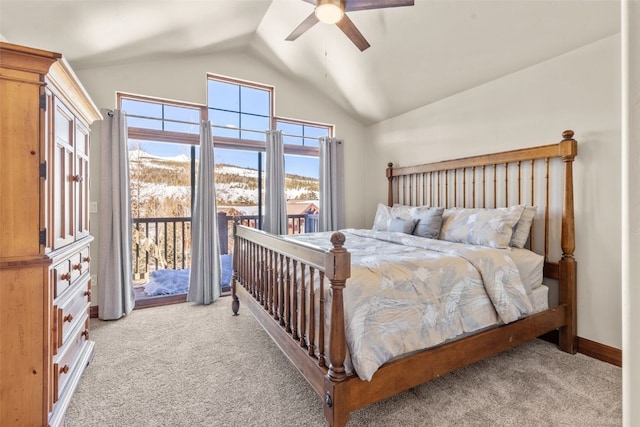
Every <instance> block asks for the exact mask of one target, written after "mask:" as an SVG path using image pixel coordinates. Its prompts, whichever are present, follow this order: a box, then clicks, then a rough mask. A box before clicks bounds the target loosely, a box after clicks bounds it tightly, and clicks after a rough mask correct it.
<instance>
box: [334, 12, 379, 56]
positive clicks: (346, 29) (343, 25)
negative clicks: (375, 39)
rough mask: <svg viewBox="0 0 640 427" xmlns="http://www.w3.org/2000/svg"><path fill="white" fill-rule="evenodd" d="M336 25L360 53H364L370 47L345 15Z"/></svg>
mask: <svg viewBox="0 0 640 427" xmlns="http://www.w3.org/2000/svg"><path fill="white" fill-rule="evenodd" d="M336 25H337V26H338V28H340V29H341V30H342V32H343V33H345V34H346V35H347V37H349V39H350V40H351V41H352V42H353V44H355V45H356V46H357V47H358V49H360V51H364V50H365V49H367V48H368V47H370V46H371V45H370V44H369V42H368V41H367V40H366V39H365V38H364V36H363V35H362V33H361V32H360V31H359V30H358V29H357V28H356V26H355V24H354V23H353V22H352V21H351V19H349V17H348V16H347V15H344V16H343V17H342V19H341V20H340V21H338V22H337V23H336Z"/></svg>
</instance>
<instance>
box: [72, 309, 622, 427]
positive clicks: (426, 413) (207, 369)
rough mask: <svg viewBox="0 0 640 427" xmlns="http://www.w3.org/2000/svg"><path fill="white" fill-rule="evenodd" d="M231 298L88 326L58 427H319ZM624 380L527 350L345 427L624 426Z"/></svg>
mask: <svg viewBox="0 0 640 427" xmlns="http://www.w3.org/2000/svg"><path fill="white" fill-rule="evenodd" d="M230 304H231V300H230V298H228V297H225V298H222V299H220V300H218V301H217V302H216V303H214V304H212V305H210V306H197V305H193V304H191V303H184V304H176V305H171V306H165V307H156V308H148V309H144V310H135V311H134V312H133V313H132V314H131V315H130V316H128V317H126V318H124V319H121V320H118V321H111V322H103V321H99V320H92V322H91V327H92V331H91V337H92V339H93V340H95V342H96V353H95V357H94V360H93V362H92V363H91V364H90V365H89V366H88V367H87V370H86V371H85V373H84V376H83V377H82V380H81V383H80V386H79V387H78V390H77V391H76V393H75V395H74V397H73V400H72V403H71V406H70V407H69V410H68V412H67V420H66V427H91V426H100V427H108V426H118V427H122V426H130V427H133V426H145V427H146V426H273V427H281V426H323V425H325V421H324V416H323V414H322V404H321V401H320V398H319V397H318V396H317V395H316V394H315V393H314V392H313V390H312V389H311V386H309V385H308V384H307V382H306V381H305V380H304V379H303V378H302V376H301V375H300V374H299V373H298V371H297V370H295V368H293V366H292V365H291V364H290V362H289V361H288V359H287V358H286V357H285V356H284V355H283V354H282V353H281V352H280V350H279V349H278V348H277V347H276V345H275V344H274V343H273V341H271V339H270V338H269V336H268V335H267V334H266V333H265V332H264V331H263V330H262V328H261V327H260V326H259V325H258V324H257V322H256V320H255V319H254V318H253V316H252V315H251V314H250V313H249V312H248V310H246V309H243V307H241V308H240V316H238V317H234V316H232V315H231V308H230ZM621 401H622V379H621V369H620V368H618V367H615V366H612V365H610V364H607V363H604V362H600V361H597V360H595V359H591V358H589V357H587V356H584V355H581V354H577V355H575V356H572V355H568V354H566V353H563V352H561V351H559V350H558V349H557V347H556V346H554V345H552V344H549V343H547V342H544V341H541V340H535V341H533V342H531V343H527V344H524V345H522V346H520V347H518V348H516V349H513V350H511V351H508V352H506V353H503V354H501V355H499V356H495V357H493V358H490V359H488V360H485V361H482V362H479V363H477V364H475V365H472V366H470V367H467V368H465V369H461V370H459V371H456V372H454V373H452V374H449V375H445V376H443V377H441V378H438V379H436V380H434V381H431V382H429V383H427V384H424V385H422V386H419V387H416V388H414V389H412V390H409V391H407V392H404V393H401V394H399V395H396V396H394V397H391V398H389V399H386V400H384V401H381V402H378V403H376V404H374V405H371V406H368V407H366V408H363V409H360V410H358V411H355V412H352V413H351V419H350V422H349V424H348V425H349V426H372V427H376V426H384V427H387V426H594V427H596V426H598V427H601V426H620V425H621V424H622V404H621Z"/></svg>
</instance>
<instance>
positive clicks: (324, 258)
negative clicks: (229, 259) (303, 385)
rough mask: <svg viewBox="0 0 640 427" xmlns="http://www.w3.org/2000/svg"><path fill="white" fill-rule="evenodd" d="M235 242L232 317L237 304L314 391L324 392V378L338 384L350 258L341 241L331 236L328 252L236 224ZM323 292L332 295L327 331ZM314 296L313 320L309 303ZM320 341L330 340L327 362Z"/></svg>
mask: <svg viewBox="0 0 640 427" xmlns="http://www.w3.org/2000/svg"><path fill="white" fill-rule="evenodd" d="M234 236H235V237H234V239H235V240H234V257H233V269H234V277H233V283H232V290H231V292H232V298H233V303H232V309H233V312H234V314H237V313H238V309H239V299H240V298H242V299H243V302H244V303H245V304H247V306H248V308H249V309H250V310H251V312H252V313H253V314H254V315H255V316H256V317H257V318H259V320H260V321H261V323H262V324H263V326H264V327H265V329H266V330H267V332H268V333H269V335H271V337H272V338H273V339H274V340H275V341H276V343H277V344H278V345H279V346H280V347H281V349H282V350H283V351H284V352H285V354H287V356H289V358H290V359H291V361H292V362H293V363H294V365H296V366H297V367H298V369H299V370H300V371H301V372H302V373H303V375H305V377H306V378H307V380H308V381H309V382H310V383H311V385H312V386H313V388H314V389H316V391H318V392H320V391H321V390H322V389H323V386H322V384H323V377H324V376H325V375H327V376H328V377H329V378H330V379H331V380H332V381H336V382H340V381H343V380H344V379H345V378H346V374H345V370H344V360H345V356H346V348H347V347H346V341H345V332H344V311H343V302H342V292H343V289H344V286H345V282H346V280H347V278H349V274H350V270H351V258H350V255H349V253H348V252H347V250H346V249H345V248H344V247H343V244H344V241H345V237H344V235H343V234H342V233H339V232H336V233H334V234H333V235H332V236H331V243H332V245H333V248H332V249H330V250H329V251H323V250H320V249H318V248H314V247H311V246H308V245H304V244H301V243H296V242H292V241H288V240H286V239H283V238H281V237H278V236H273V235H270V234H268V233H265V232H263V231H260V230H255V229H253V228H249V227H245V226H242V225H239V224H237V223H236V224H235V225H234ZM316 284H317V285H318V289H319V291H316ZM326 286H329V287H330V289H331V312H330V319H329V325H330V327H329V328H328V329H327V328H326V327H325V325H326V322H325V320H326V319H325V312H326V307H325V304H326V301H325V297H324V295H325V294H326V293H325V287H326ZM316 292H317V293H318V299H319V307H318V313H317V316H316V313H315V310H316V307H315V304H314V303H313V302H314V301H315V300H316ZM298 295H301V296H302V297H300V298H298V297H297V296H298ZM316 340H317V341H316ZM325 340H329V345H328V348H329V354H328V357H327V355H326V354H325V348H326V346H325ZM327 362H328V363H327Z"/></svg>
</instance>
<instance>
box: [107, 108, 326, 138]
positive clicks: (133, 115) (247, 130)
mask: <svg viewBox="0 0 640 427" xmlns="http://www.w3.org/2000/svg"><path fill="white" fill-rule="evenodd" d="M107 114H109V116H113V112H112V111H109V112H108V113H107ZM125 115H126V116H127V117H133V118H135V119H146V120H162V121H165V122H170V123H180V124H185V125H194V126H200V123H196V122H188V121H184V120H174V119H161V118H158V117H148V116H139V115H135V114H128V113H125ZM211 127H212V128H218V129H227V130H237V131H243V132H254V133H264V134H266V131H261V130H255V129H243V128H229V127H227V126H220V125H214V124H212V125H211ZM282 136H290V137H292V138H304V139H316V140H319V139H320V138H321V137H317V136H301V135H291V134H287V133H283V134H282Z"/></svg>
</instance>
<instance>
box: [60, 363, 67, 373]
mask: <svg viewBox="0 0 640 427" xmlns="http://www.w3.org/2000/svg"><path fill="white" fill-rule="evenodd" d="M67 372H69V365H64V366H63V367H62V368H60V373H61V374H66V373H67Z"/></svg>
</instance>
